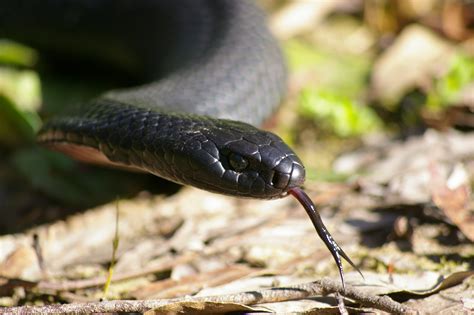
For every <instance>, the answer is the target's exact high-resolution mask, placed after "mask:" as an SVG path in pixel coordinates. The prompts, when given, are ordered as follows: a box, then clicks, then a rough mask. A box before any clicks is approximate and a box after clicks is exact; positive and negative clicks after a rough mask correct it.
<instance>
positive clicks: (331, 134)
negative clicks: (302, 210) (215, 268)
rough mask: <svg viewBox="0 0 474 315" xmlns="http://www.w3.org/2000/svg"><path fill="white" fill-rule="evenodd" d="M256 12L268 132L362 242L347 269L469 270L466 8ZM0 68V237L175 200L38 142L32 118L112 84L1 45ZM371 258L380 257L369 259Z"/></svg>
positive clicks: (470, 112)
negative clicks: (264, 17) (269, 84)
mask: <svg viewBox="0 0 474 315" xmlns="http://www.w3.org/2000/svg"><path fill="white" fill-rule="evenodd" d="M258 3H259V4H260V5H261V6H262V7H263V8H264V9H265V10H266V11H267V13H268V22H269V26H270V28H271V30H272V32H273V33H274V35H275V36H276V37H277V38H278V39H279V41H280V43H281V47H282V49H283V51H284V54H285V56H286V58H287V62H288V68H289V73H290V75H289V82H288V92H287V95H286V98H285V100H284V102H283V104H282V106H281V109H280V110H279V111H278V113H276V115H275V117H273V118H272V119H270V120H269V121H268V122H267V124H266V126H265V128H268V129H271V130H272V131H274V132H276V133H277V134H279V135H280V136H281V137H282V138H283V139H284V140H285V141H287V143H289V144H290V146H292V147H293V148H294V149H295V151H296V152H297V153H298V154H299V156H300V157H301V159H302V160H303V161H304V163H305V166H306V168H307V174H308V179H307V184H306V188H307V189H308V191H309V192H310V193H311V194H312V196H314V197H315V198H316V201H317V202H319V203H320V204H322V205H323V209H326V210H327V211H328V212H325V213H326V214H327V215H329V216H336V217H339V218H340V219H341V220H343V221H345V222H349V223H350V222H352V223H353V226H352V227H351V228H352V229H355V230H351V228H350V227H347V229H346V232H347V230H350V231H353V232H354V231H357V233H361V236H360V239H359V240H360V243H361V246H363V247H361V248H358V249H357V250H358V253H359V257H357V255H356V257H357V258H356V260H358V261H362V265H363V267H364V268H367V269H369V270H373V271H378V272H379V273H388V272H389V271H388V270H389V269H390V268H392V269H390V270H393V268H394V265H395V269H396V268H401V269H404V268H405V267H406V266H405V267H400V266H398V267H397V266H396V263H395V262H400V261H404V259H406V257H405V256H403V255H404V254H403V253H407V252H409V253H411V254H410V255H414V254H415V255H421V256H423V259H425V260H423V261H422V262H420V261H419V260H418V261H417V265H416V267H414V269H410V268H408V269H409V270H427V269H428V270H431V271H436V272H440V274H453V273H454V272H458V271H466V270H472V269H473V259H474V258H473V257H474V248H473V246H472V243H471V242H472V241H473V240H474V215H473V209H474V207H473V205H474V203H473V201H472V200H473V199H472V195H471V190H472V186H473V184H474V176H473V174H474V1H469V0H464V1H463V0H445V1H443V0H424V1H416V0H366V1H357V0H355V1H342V0H333V1H329V0H328V1H284V0H278V1H277V0H259V1H258ZM0 64H1V66H0V215H1V216H2V220H1V221H0V234H3V235H6V234H9V233H19V232H24V231H27V230H28V229H30V228H32V227H34V226H37V225H39V224H48V223H53V222H56V221H57V220H58V219H65V218H67V217H68V216H70V215H72V214H74V213H76V212H77V211H81V212H82V211H83V210H84V209H88V208H90V207H93V206H98V205H103V204H108V203H110V202H112V204H114V202H115V199H116V198H117V196H120V197H121V198H131V199H130V200H132V202H133V200H137V202H139V203H140V202H143V200H150V198H152V197H151V196H154V195H156V194H162V193H165V194H171V193H174V192H176V191H177V190H178V189H179V188H178V187H177V186H171V187H170V186H169V185H168V184H167V183H165V182H163V181H161V180H159V179H156V178H154V177H151V176H143V175H137V174H129V173H123V172H119V171H113V170H106V169H101V168H96V167H93V166H86V165H83V164H79V163H76V162H74V161H71V160H69V159H67V158H65V157H63V156H61V155H59V154H55V153H52V152H49V151H46V150H44V149H42V148H39V147H38V146H37V145H36V144H35V141H34V139H35V133H36V131H37V130H38V129H39V128H40V127H41V124H42V121H43V119H45V118H47V117H48V116H50V115H54V113H56V112H57V111H58V110H60V108H61V107H62V106H64V104H67V103H70V102H75V101H79V100H81V99H88V98H90V97H92V96H94V95H97V94H98V93H100V92H101V91H104V90H107V89H110V88H112V87H115V86H117V85H120V82H117V80H116V79H115V78H113V77H112V76H108V75H105V76H97V75H96V74H94V76H92V77H86V76H84V74H80V75H76V74H70V75H68V76H66V77H65V76H64V74H62V75H61V76H60V75H58V74H57V73H51V72H48V71H47V70H48V67H47V66H44V65H43V64H42V57H41V54H39V53H38V52H37V51H35V50H34V49H33V48H31V47H26V46H23V45H22V44H21V43H16V42H12V41H10V40H8V39H2V40H1V41H0ZM186 196H187V195H186ZM209 198H210V197H209ZM219 200H220V199H219ZM216 202H217V201H216ZM219 202H221V201H218V202H217V204H219V205H220V203H219ZM211 203H212V202H211ZM258 205H259V206H258V207H261V204H258ZM256 207H257V206H256ZM292 207H294V205H292ZM324 207H326V208H324ZM290 208H291V207H290ZM293 211H295V210H294V209H293ZM81 212H80V213H81ZM264 212H265V211H264ZM335 213H337V214H335ZM331 219H334V218H331ZM301 220H307V219H305V218H304V217H301ZM335 222H339V221H335ZM341 222H342V221H341ZM330 225H331V224H330ZM308 233H313V232H312V231H311V227H308ZM343 233H344V231H343ZM354 233H355V232H354ZM364 233H365V234H364ZM349 234H350V233H349ZM417 235H418V236H420V238H419V239H417V238H416V236H417ZM336 239H338V237H336ZM342 243H344V239H343V241H342ZM343 247H344V246H343ZM387 247H389V248H392V247H393V248H396V250H395V249H394V250H395V252H396V253H397V254H393V255H395V256H396V257H397V258H396V259H394V260H390V259H388V258H387V257H388V256H390V255H391V254H387V252H386V251H384V250H387ZM375 248H377V249H379V250H380V252H378V254H377V255H380V256H371V254H369V252H370V249H375ZM428 248H429V250H428ZM347 251H348V250H346V252H347ZM373 253H375V252H373ZM387 255H388V256H387ZM350 256H351V255H350ZM383 256H384V257H385V258H382V257H383ZM361 257H362V258H361ZM390 257H392V256H390ZM410 257H411V258H410V259H413V260H414V259H415V258H413V256H410ZM430 257H431V258H432V259H431V258H430ZM293 258H294V257H293ZM359 258H360V259H359ZM392 258H393V257H392ZM285 261H286V260H285ZM427 261H429V263H428V262H427ZM286 262H287V261H286ZM258 264H263V265H265V266H267V265H268V264H267V262H265V261H263V262H262V261H259V262H258V263H256V262H253V265H258ZM408 269H404V270H405V271H406V270H408ZM333 271H334V270H333ZM441 271H442V272H441ZM437 275H438V274H437ZM471 285H472V284H471Z"/></svg>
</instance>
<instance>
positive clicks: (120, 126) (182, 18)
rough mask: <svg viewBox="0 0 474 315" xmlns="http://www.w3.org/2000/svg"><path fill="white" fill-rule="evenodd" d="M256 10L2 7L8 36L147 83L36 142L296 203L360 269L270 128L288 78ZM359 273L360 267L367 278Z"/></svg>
mask: <svg viewBox="0 0 474 315" xmlns="http://www.w3.org/2000/svg"><path fill="white" fill-rule="evenodd" d="M250 1H251V0H179V1H178V0H2V1H0V37H9V38H13V39H17V40H19V41H21V42H25V43H27V44H30V45H33V46H35V47H38V48H40V49H41V50H42V51H44V52H46V53H48V54H51V55H52V56H59V57H58V58H59V59H60V60H62V61H70V60H74V59H75V58H82V59H93V60H95V61H99V62H103V63H107V64H110V65H113V66H115V67H117V68H120V69H121V70H123V71H124V73H128V74H129V75H133V76H136V77H139V78H141V79H142V80H146V81H147V82H148V83H144V84H142V85H138V86H135V87H131V88H127V89H123V90H117V91H109V92H106V93H104V94H103V95H101V96H99V97H97V98H96V99H93V100H91V101H89V102H85V103H81V104H78V105H77V106H75V107H74V108H73V109H72V110H70V111H69V112H68V113H67V114H64V115H61V116H57V117H54V118H53V119H51V120H50V121H49V122H47V123H46V124H45V125H44V126H43V128H42V130H41V131H40V132H39V134H38V141H39V142H40V143H42V144H44V145H46V146H48V147H51V148H52V149H55V150H58V151H61V152H64V153H66V154H68V155H70V156H72V157H74V158H76V159H79V160H83V161H86V162H94V163H101V164H111V165H114V166H120V167H126V168H132V169H138V170H141V171H146V172H150V173H153V174H156V175H158V176H161V177H163V178H166V179H169V180H171V181H174V182H177V183H180V184H185V185H192V186H195V187H198V188H202V189H205V190H209V191H213V192H217V193H221V194H227V195H233V196H240V197H253V198H263V199H272V198H279V197H283V196H286V195H288V194H291V195H293V196H294V197H295V198H296V199H297V200H298V201H299V202H300V203H301V204H302V205H303V207H304V208H305V210H306V212H307V213H308V216H309V217H310V218H311V221H312V223H313V225H314V227H315V229H316V231H317V233H318V234H319V236H320V237H321V239H322V240H323V242H324V243H325V244H326V246H327V247H328V249H329V250H330V252H331V254H332V256H333V257H334V260H335V262H336V264H337V266H338V268H339V273H340V276H341V281H342V284H343V285H344V274H343V269H342V264H341V259H342V258H344V259H346V260H347V261H348V262H349V263H350V264H351V265H352V266H353V267H354V268H355V269H357V267H356V266H355V265H354V263H353V262H352V261H351V260H350V258H349V257H348V255H346V253H344V251H343V250H342V249H341V247H340V246H339V245H338V244H337V243H336V241H335V240H334V239H333V237H332V236H331V235H330V234H329V232H328V230H327V229H326V227H325V226H324V224H323V222H322V220H321V217H320V216H319V214H318V212H317V210H316V207H315V205H314V204H313V202H312V201H311V199H310V198H309V197H308V196H307V195H306V193H305V192H304V191H303V190H302V189H301V188H300V187H301V185H302V184H303V182H304V179H305V169H304V167H303V165H302V163H301V161H300V159H299V158H298V157H297V156H296V154H295V153H294V152H293V151H292V150H291V149H290V148H289V147H288V146H287V145H286V144H285V143H284V142H283V141H282V140H281V139H280V138H279V137H278V136H276V135H275V134H273V133H271V132H267V131H263V130H260V129H258V128H256V127H254V125H258V124H260V123H261V122H262V121H263V120H264V119H265V118H266V117H268V116H269V115H270V114H271V113H272V112H273V111H274V109H275V108H276V106H278V103H279V102H280V100H281V98H282V95H283V94H284V90H285V81H286V71H285V65H284V62H283V58H282V55H281V52H280V49H279V47H278V45H277V43H276V41H275V39H274V38H273V37H272V36H271V35H270V32H269V31H268V29H267V28H266V26H265V19H264V16H263V14H262V12H261V11H260V10H259V9H258V8H257V7H256V6H255V5H254V4H253V3H251V2H250ZM357 270H358V269H357Z"/></svg>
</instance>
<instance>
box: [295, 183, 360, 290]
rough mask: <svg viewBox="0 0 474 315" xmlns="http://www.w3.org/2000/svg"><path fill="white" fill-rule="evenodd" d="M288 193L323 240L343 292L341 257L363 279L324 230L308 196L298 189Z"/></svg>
mask: <svg viewBox="0 0 474 315" xmlns="http://www.w3.org/2000/svg"><path fill="white" fill-rule="evenodd" d="M289 193H290V194H292V195H293V196H294V197H295V198H296V199H297V200H298V201H299V202H300V203H301V204H302V205H303V207H304V209H305V210H306V213H307V214H308V216H309V218H310V219H311V222H313V225H314V228H315V229H316V232H318V235H319V237H320V238H321V239H322V240H323V242H324V244H326V247H327V248H328V249H329V251H330V252H331V255H332V257H334V260H335V261H336V264H337V268H338V269H339V275H340V276H341V282H342V288H343V289H344V290H345V289H346V285H345V283H344V270H343V269H342V263H341V257H342V258H344V259H345V260H346V261H347V262H348V263H349V264H350V265H351V266H352V267H354V269H355V270H357V272H359V274H360V275H361V276H362V278H364V276H363V275H362V272H360V270H359V268H357V267H356V266H355V265H354V263H353V262H352V260H351V259H350V258H349V256H347V255H346V253H345V252H344V251H343V250H342V248H341V247H340V246H339V245H338V244H337V243H336V241H335V240H334V239H333V238H332V236H331V234H330V233H329V231H328V230H327V229H326V226H325V225H324V223H323V220H321V216H320V215H319V213H318V211H317V210H316V206H315V205H314V203H313V201H312V200H311V199H310V198H309V197H308V195H307V194H306V193H305V192H304V190H302V189H301V188H299V187H295V188H292V189H290V190H289Z"/></svg>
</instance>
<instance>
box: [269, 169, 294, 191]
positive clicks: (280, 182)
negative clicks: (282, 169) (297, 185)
mask: <svg viewBox="0 0 474 315" xmlns="http://www.w3.org/2000/svg"><path fill="white" fill-rule="evenodd" d="M289 181H290V174H285V173H279V172H275V174H274V175H273V178H272V185H273V186H274V187H275V188H278V189H284V188H286V186H287V185H288V182H289Z"/></svg>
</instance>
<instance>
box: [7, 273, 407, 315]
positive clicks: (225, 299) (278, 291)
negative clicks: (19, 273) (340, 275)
mask: <svg viewBox="0 0 474 315" xmlns="http://www.w3.org/2000/svg"><path fill="white" fill-rule="evenodd" d="M336 292H338V293H340V294H342V295H344V296H345V297H347V298H350V299H352V300H355V301H357V302H358V303H360V304H362V305H364V306H366V307H372V308H376V309H379V310H382V311H385V312H389V313H393V314H403V313H406V312H408V311H409V309H408V307H406V306H404V305H402V304H400V303H398V302H395V301H393V300H392V299H390V298H389V297H388V296H383V297H379V296H375V295H369V294H366V293H364V292H362V291H361V290H359V289H356V288H354V287H352V286H347V287H346V289H345V292H344V291H343V288H342V286H341V284H340V282H338V281H333V280H330V279H323V280H319V281H315V282H310V283H305V284H300V285H294V286H288V287H282V288H273V289H265V290H256V291H249V292H243V293H236V294H226V295H218V296H208V297H180V298H173V299H161V300H116V301H103V302H93V303H73V304H63V305H57V304H55V305H48V306H21V307H8V308H4V309H0V311H3V312H7V313H12V314H38V313H41V314H51V313H68V314H71V313H106V312H108V313H110V312H145V311H147V310H150V309H155V308H159V307H160V308H161V307H164V306H167V305H170V304H176V303H183V302H201V303H202V302H214V303H216V302H217V303H235V304H243V305H253V304H262V303H270V302H282V301H288V300H295V299H303V298H307V297H311V296H317V295H327V294H330V293H336Z"/></svg>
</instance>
